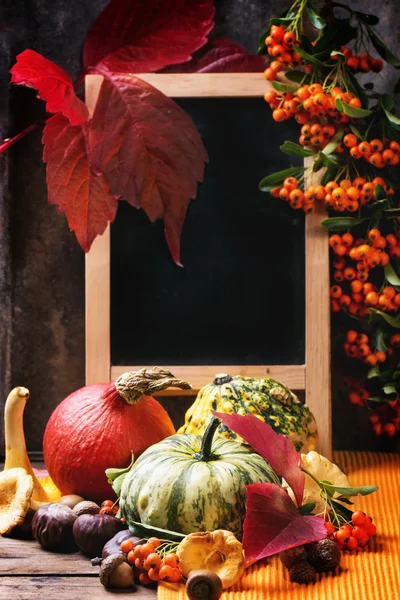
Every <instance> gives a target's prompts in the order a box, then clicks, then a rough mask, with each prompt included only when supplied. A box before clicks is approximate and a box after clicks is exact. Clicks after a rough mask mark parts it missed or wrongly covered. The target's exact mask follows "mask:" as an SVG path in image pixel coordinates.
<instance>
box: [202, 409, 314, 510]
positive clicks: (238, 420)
mask: <svg viewBox="0 0 400 600" xmlns="http://www.w3.org/2000/svg"><path fill="white" fill-rule="evenodd" d="M213 414H214V415H215V416H216V417H218V418H219V419H220V420H221V421H222V423H223V424H224V425H226V426H227V427H229V429H232V430H233V431H235V432H236V433H238V434H239V435H240V436H241V437H242V438H243V439H244V440H246V442H247V443H248V444H250V446H251V447H252V448H253V450H255V451H256V452H258V454H260V455H261V456H262V457H263V458H265V460H266V461H267V462H269V464H270V465H271V467H272V468H273V469H274V471H275V472H276V473H278V475H280V476H281V477H284V478H285V480H286V481H287V482H288V484H289V485H290V487H291V488H292V490H293V493H294V495H295V498H296V501H297V504H298V505H299V506H300V505H301V502H302V500H303V492H304V473H303V471H301V469H300V465H301V454H300V453H299V452H297V451H296V448H295V447H294V446H293V444H292V442H291V441H290V440H289V439H288V438H287V437H286V436H285V435H282V434H279V433H276V431H274V430H273V429H272V427H271V426H270V425H268V423H264V421H260V419H257V417H255V416H254V415H251V414H249V413H248V414H247V415H246V416H244V417H243V416H242V415H238V414H235V413H234V414H225V413H220V412H215V411H213Z"/></svg>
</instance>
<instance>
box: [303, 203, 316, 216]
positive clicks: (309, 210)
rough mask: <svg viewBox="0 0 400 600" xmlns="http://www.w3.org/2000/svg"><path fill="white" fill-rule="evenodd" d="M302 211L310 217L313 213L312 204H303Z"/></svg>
mask: <svg viewBox="0 0 400 600" xmlns="http://www.w3.org/2000/svg"><path fill="white" fill-rule="evenodd" d="M303 210H304V212H305V213H306V214H307V215H310V214H311V213H313V212H314V211H315V204H314V202H304V204H303Z"/></svg>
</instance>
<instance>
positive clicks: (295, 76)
mask: <svg viewBox="0 0 400 600" xmlns="http://www.w3.org/2000/svg"><path fill="white" fill-rule="evenodd" d="M285 77H286V79H289V81H293V82H294V83H302V82H304V83H308V82H310V81H311V78H310V77H309V75H306V74H305V73H303V71H296V70H295V69H293V70H292V71H286V73H285Z"/></svg>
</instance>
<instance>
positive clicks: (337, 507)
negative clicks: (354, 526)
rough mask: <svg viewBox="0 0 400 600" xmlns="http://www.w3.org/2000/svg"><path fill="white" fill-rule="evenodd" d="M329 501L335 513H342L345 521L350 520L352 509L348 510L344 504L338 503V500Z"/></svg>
mask: <svg viewBox="0 0 400 600" xmlns="http://www.w3.org/2000/svg"><path fill="white" fill-rule="evenodd" d="M331 502H332V505H333V507H334V508H335V511H336V512H337V513H339V514H340V515H342V516H343V517H344V518H345V520H346V521H351V517H352V514H353V511H351V510H349V509H348V508H347V507H346V506H343V504H340V502H336V500H332V501H331Z"/></svg>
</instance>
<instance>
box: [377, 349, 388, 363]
mask: <svg viewBox="0 0 400 600" xmlns="http://www.w3.org/2000/svg"><path fill="white" fill-rule="evenodd" d="M375 356H376V360H377V361H378V363H384V362H385V360H386V354H385V352H382V351H381V350H378V351H377V352H375Z"/></svg>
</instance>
